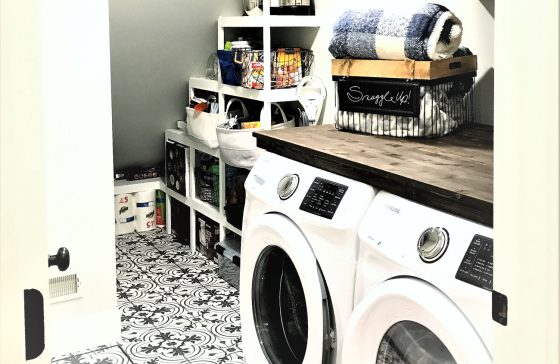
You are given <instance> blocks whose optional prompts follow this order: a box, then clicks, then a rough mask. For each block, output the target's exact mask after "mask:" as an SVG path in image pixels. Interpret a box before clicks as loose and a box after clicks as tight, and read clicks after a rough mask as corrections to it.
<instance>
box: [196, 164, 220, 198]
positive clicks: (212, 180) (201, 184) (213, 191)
mask: <svg viewBox="0 0 560 364" xmlns="http://www.w3.org/2000/svg"><path fill="white" fill-rule="evenodd" d="M195 177H196V183H195V186H196V188H195V190H196V191H195V192H196V196H197V197H198V199H199V200H201V201H204V202H207V203H209V204H211V205H214V206H218V203H219V200H220V196H219V189H218V188H219V175H218V174H217V173H213V172H211V171H208V170H206V169H205V168H204V167H196V168H195Z"/></svg>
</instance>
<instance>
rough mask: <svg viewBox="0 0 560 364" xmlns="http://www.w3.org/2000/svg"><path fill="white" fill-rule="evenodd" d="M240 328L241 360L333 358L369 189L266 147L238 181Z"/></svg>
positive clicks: (261, 363) (349, 299) (305, 363)
mask: <svg viewBox="0 0 560 364" xmlns="http://www.w3.org/2000/svg"><path fill="white" fill-rule="evenodd" d="M245 189H246V202H245V210H244V217H243V236H242V241H241V267H240V305H241V333H242V340H243V344H242V345H243V351H244V355H245V360H246V363H248V364H266V363H270V364H298V363H301V364H334V363H340V360H341V359H340V356H341V348H342V346H341V345H342V340H343V332H344V331H345V329H346V323H347V320H348V319H349V318H350V315H351V312H352V308H353V292H354V277H355V269H356V260H357V250H358V237H357V234H358V226H359V222H360V221H361V219H362V218H363V216H364V214H365V212H366V210H367V208H368V205H369V204H370V203H371V201H372V199H373V197H374V189H373V188H372V187H370V186H368V185H365V184H363V183H359V182H356V181H353V180H350V179H347V178H344V177H341V176H339V175H336V174H333V173H329V172H326V171H323V170H320V169H317V168H314V167H311V166H308V165H305V164H302V163H299V162H295V161H293V160H290V159H287V158H283V157H280V156H278V155H275V154H272V153H265V154H263V155H262V156H261V157H260V158H259V160H258V161H257V163H256V164H255V166H254V167H253V169H252V170H251V173H250V174H249V176H248V177H247V180H246V182H245Z"/></svg>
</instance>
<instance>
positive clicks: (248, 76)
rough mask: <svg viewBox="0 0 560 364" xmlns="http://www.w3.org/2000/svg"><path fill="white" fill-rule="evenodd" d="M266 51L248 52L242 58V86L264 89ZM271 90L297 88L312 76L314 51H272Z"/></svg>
mask: <svg viewBox="0 0 560 364" xmlns="http://www.w3.org/2000/svg"><path fill="white" fill-rule="evenodd" d="M263 52H264V51H262V50H246V51H244V52H243V54H242V56H241V68H242V77H241V86H243V87H245V88H252V89H259V90H261V89H263V88H264V53H263ZM270 60H271V88H273V89H280V88H288V87H295V86H297V84H298V83H299V81H300V80H301V79H302V78H303V77H305V76H308V75H309V74H310V71H311V67H312V65H313V60H314V56H313V51H311V50H309V49H301V48H278V49H276V50H272V51H271V54H270Z"/></svg>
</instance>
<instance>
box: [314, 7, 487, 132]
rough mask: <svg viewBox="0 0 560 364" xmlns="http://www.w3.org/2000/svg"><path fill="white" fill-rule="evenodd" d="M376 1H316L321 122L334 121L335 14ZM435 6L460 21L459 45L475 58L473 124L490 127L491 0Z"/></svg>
mask: <svg viewBox="0 0 560 364" xmlns="http://www.w3.org/2000/svg"><path fill="white" fill-rule="evenodd" d="M419 1H422V2H433V1H428V0H393V1H392V2H393V3H395V2H400V3H402V4H403V6H406V4H407V3H418V2H419ZM379 3H380V1H367V2H366V1H363V0H344V1H338V0H317V5H316V8H317V15H320V16H321V19H322V26H321V29H320V30H319V33H318V34H317V38H316V39H315V43H314V44H313V52H314V53H315V74H316V75H317V76H319V77H320V78H321V79H322V80H323V82H325V85H326V86H327V92H328V95H327V100H326V104H325V112H324V118H323V123H333V122H334V113H335V105H334V95H333V93H334V84H333V82H332V81H331V68H330V64H331V63H330V62H331V59H332V56H331V54H330V53H329V51H328V49H327V48H328V45H329V41H330V39H331V36H332V26H333V24H334V22H335V21H336V19H337V17H338V15H340V14H341V13H342V12H343V11H344V10H348V9H354V8H364V7H372V8H375V7H376V4H379ZM437 3H439V4H442V5H444V6H446V7H448V8H449V9H450V10H451V11H453V12H454V13H455V14H456V15H457V16H458V17H459V18H460V19H461V21H462V22H463V28H464V31H463V45H464V46H466V47H468V48H470V49H471V51H472V52H473V53H474V54H476V55H477V56H478V76H477V89H476V96H477V97H476V102H477V104H476V107H477V122H479V123H484V124H493V122H494V106H493V104H494V69H493V67H494V17H493V13H494V3H493V0H483V1H479V0H440V1H437Z"/></svg>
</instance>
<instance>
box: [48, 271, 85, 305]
mask: <svg viewBox="0 0 560 364" xmlns="http://www.w3.org/2000/svg"><path fill="white" fill-rule="evenodd" d="M79 283H80V281H79V280H78V276H77V275H76V274H68V275H65V276H60V277H54V278H50V279H49V296H50V298H51V299H53V298H61V297H64V296H69V295H76V294H77V293H78V286H79V285H80V284H79Z"/></svg>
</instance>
